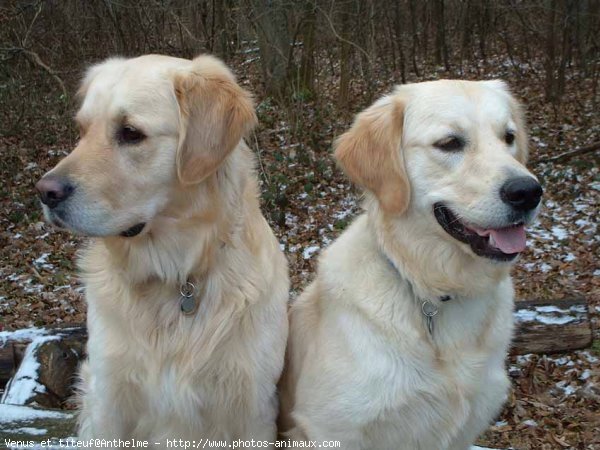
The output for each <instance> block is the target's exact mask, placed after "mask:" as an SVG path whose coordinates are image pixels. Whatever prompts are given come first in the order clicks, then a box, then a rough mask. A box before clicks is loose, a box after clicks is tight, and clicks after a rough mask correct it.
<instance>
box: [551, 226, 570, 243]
mask: <svg viewBox="0 0 600 450" xmlns="http://www.w3.org/2000/svg"><path fill="white" fill-rule="evenodd" d="M552 234H553V235H554V237H556V239H558V240H560V241H562V240H563V239H566V238H567V236H568V235H569V234H568V233H567V230H565V229H564V228H562V227H559V226H553V227H552Z"/></svg>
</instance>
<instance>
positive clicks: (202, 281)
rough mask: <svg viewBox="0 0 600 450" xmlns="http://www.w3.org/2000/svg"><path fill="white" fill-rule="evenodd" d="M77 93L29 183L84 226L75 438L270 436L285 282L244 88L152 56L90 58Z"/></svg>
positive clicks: (60, 215) (194, 65) (56, 220)
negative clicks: (66, 121) (84, 337)
mask: <svg viewBox="0 0 600 450" xmlns="http://www.w3.org/2000/svg"><path fill="white" fill-rule="evenodd" d="M80 95H81V97H82V104H81V109H80V110H79V112H78V113H77V116H76V121H77V124H78V125H79V128H80V130H81V139H80V141H79V143H78V145H77V147H76V148H75V149H74V150H73V152H72V153H71V154H70V155H69V156H67V157H66V158H65V159H63V160H62V161H61V162H60V163H59V164H58V165H57V166H56V167H55V168H54V169H52V170H51V171H50V172H48V173H47V174H46V175H45V176H44V177H43V178H42V179H41V180H40V181H39V182H38V183H37V186H36V187H37V189H38V191H39V193H40V197H41V200H42V202H43V204H44V205H43V208H44V212H45V215H46V217H47V219H48V220H49V221H50V222H51V223H53V224H55V225H58V226H60V227H63V228H67V229H69V230H72V231H74V232H76V233H79V234H82V235H86V236H91V237H92V239H91V240H90V242H89V244H88V245H87V247H86V248H85V249H84V251H83V254H82V256H81V258H80V261H79V265H80V268H81V271H82V276H83V280H84V282H85V292H86V300H87V304H88V321H87V322H88V329H89V342H88V353H89V360H88V361H87V362H86V363H85V364H84V367H83V368H82V386H81V390H82V399H81V401H82V411H81V415H80V428H79V437H80V438H82V439H88V438H109V439H114V438H128V439H131V438H136V439H145V440H148V441H150V445H151V446H154V445H155V443H158V445H156V447H159V448H161V447H165V446H166V445H167V443H166V439H184V440H190V441H192V440H195V441H196V442H198V441H199V439H201V438H202V439H211V438H212V439H229V440H232V439H250V438H254V439H260V440H262V439H264V440H267V441H273V440H274V438H275V436H276V426H275V420H276V417H277V411H278V400H277V397H276V383H277V381H278V378H279V376H280V373H281V370H282V367H283V359H284V352H285V342H286V339H287V315H286V314H287V299H288V289H289V282H288V274H287V263H286V260H285V257H284V255H283V253H282V252H281V250H280V248H279V245H278V242H277V240H276V239H275V237H274V235H273V233H272V231H271V229H270V228H269V226H268V224H267V222H266V221H265V219H264V217H263V216H262V214H261V212H260V209H259V201H258V198H259V194H258V187H257V186H258V184H257V179H256V176H255V173H254V159H253V155H252V153H251V151H250V150H249V148H248V147H247V146H246V144H245V143H244V141H243V136H244V135H245V133H246V132H248V131H249V130H250V129H251V128H252V127H253V126H254V125H255V123H256V116H255V113H254V107H253V103H252V101H251V98H250V95H249V94H248V93H247V92H246V91H244V90H243V89H242V88H241V87H240V86H239V85H238V84H237V83H236V81H235V79H234V77H233V75H232V73H231V72H230V71H229V70H228V69H227V68H226V67H225V65H224V64H223V63H221V62H220V61H219V60H217V59H215V58H213V57H210V56H200V57H198V58H196V59H194V60H191V61H190V60H184V59H179V58H172V57H166V56H158V55H148V56H142V57H139V58H133V59H121V58H115V59H109V60H107V61H105V62H103V63H101V64H98V65H96V66H94V67H92V68H91V69H90V70H89V71H88V72H87V75H86V77H85V79H84V81H83V84H82V87H81V91H80Z"/></svg>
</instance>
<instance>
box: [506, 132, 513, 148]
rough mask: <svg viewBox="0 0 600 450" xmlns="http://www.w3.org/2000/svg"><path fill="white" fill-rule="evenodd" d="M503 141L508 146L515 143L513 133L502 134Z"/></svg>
mask: <svg viewBox="0 0 600 450" xmlns="http://www.w3.org/2000/svg"><path fill="white" fill-rule="evenodd" d="M504 141H505V142H506V143H507V144H508V145H512V144H513V142H515V133H514V131H507V132H506V133H505V134H504Z"/></svg>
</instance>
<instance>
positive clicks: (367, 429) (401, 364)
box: [281, 81, 542, 450]
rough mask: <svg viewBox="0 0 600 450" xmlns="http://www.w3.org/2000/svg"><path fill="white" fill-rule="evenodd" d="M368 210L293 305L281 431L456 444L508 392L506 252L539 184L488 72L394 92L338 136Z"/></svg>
mask: <svg viewBox="0 0 600 450" xmlns="http://www.w3.org/2000/svg"><path fill="white" fill-rule="evenodd" d="M335 155H336V157H337V159H338V161H339V163H340V165H341V166H342V168H343V169H344V170H345V171H346V173H347V174H348V176H349V177H350V178H351V179H352V181H354V182H355V183H357V184H358V185H360V186H362V187H364V188H365V189H366V191H367V194H366V195H367V198H366V202H365V209H366V212H365V213H364V214H363V215H361V216H360V217H358V218H357V219H356V220H355V221H354V223H353V224H352V225H351V226H350V227H349V228H348V229H347V230H346V231H345V232H344V233H343V234H342V235H341V236H340V237H339V238H338V239H337V241H336V242H335V243H334V244H333V245H332V246H331V247H329V248H328V249H327V250H326V251H325V252H324V254H323V255H322V256H321V258H320V261H319V269H318V274H317V277H316V279H315V281H314V282H313V283H312V284H311V285H310V286H309V287H308V288H307V290H306V291H305V292H304V293H303V295H302V296H301V297H300V298H299V299H298V300H297V301H296V302H295V303H294V304H293V306H292V309H291V312H290V338H289V343H288V350H287V352H288V353H287V357H286V358H287V362H286V364H287V366H286V369H285V371H284V372H285V373H284V377H283V379H282V389H283V393H282V397H283V398H282V402H283V406H282V408H283V411H282V419H281V424H282V429H283V430H285V431H287V435H288V436H290V437H292V438H294V439H298V440H313V441H322V440H334V439H336V440H339V441H341V444H342V448H344V449H365V450H367V449H368V450H372V449H377V450H399V449H406V450H415V449H421V450H443V449H455V450H458V449H461V450H464V449H466V448H468V447H469V446H470V445H471V444H472V443H473V442H474V440H475V439H476V438H477V436H478V435H479V434H480V433H481V432H482V431H483V430H484V429H485V428H486V426H487V425H488V424H489V422H490V420H492V419H493V417H494V416H495V415H496V414H497V413H498V412H499V410H500V408H501V406H502V404H503V402H504V400H505V397H506V393H507V389H508V387H509V381H508V377H507V375H506V371H505V368H504V359H505V356H506V353H507V349H508V345H509V342H510V338H511V333H512V329H513V326H512V309H513V288H512V284H511V279H510V276H509V271H510V268H511V262H513V261H514V260H515V258H516V257H517V256H518V254H519V252H521V251H522V250H523V249H524V248H525V230H524V226H525V225H526V224H528V223H530V222H531V221H532V220H533V219H534V217H535V215H536V213H537V210H538V208H539V206H538V205H539V203H540V197H541V195H542V189H541V187H540V185H539V183H538V182H537V180H536V179H535V177H534V176H533V175H532V174H531V173H530V172H529V171H528V170H527V169H526V168H525V166H524V164H525V160H526V157H527V137H526V130H525V124H524V120H523V113H522V111H521V108H520V106H519V105H518V104H517V102H516V101H515V99H514V98H513V97H512V96H511V94H510V93H509V91H508V89H507V87H506V85H505V84H504V83H503V82H501V81H483V82H470V81H434V82H426V83H417V84H411V85H404V86H399V87H397V88H396V89H395V91H394V92H393V93H392V94H391V95H387V96H385V97H383V98H381V99H380V100H378V101H377V102H376V103H375V104H373V105H372V106H371V107H369V108H368V109H366V110H365V111H363V112H362V113H360V114H359V115H358V116H357V118H356V120H355V122H354V124H353V126H352V128H351V129H350V130H349V131H348V132H347V133H345V134H344V135H343V136H341V138H339V139H338V141H337V143H336V149H335Z"/></svg>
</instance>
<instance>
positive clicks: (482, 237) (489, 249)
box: [433, 203, 526, 261]
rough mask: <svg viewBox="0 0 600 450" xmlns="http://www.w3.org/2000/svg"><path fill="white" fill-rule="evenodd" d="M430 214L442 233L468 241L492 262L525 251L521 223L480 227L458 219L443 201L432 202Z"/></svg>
mask: <svg viewBox="0 0 600 450" xmlns="http://www.w3.org/2000/svg"><path fill="white" fill-rule="evenodd" d="M433 214H434V215H435V218H436V220H437V221H438V223H439V224H440V225H441V227H442V228H443V229H444V231H446V233H448V234H449V235H450V236H452V237H453V238H455V239H457V240H459V241H460V242H464V243H465V244H469V245H470V246H471V249H472V250H473V252H474V253H475V254H476V255H478V256H483V257H485V258H490V259H493V260H496V261H511V260H513V259H514V258H516V257H517V255H518V254H519V253H520V252H522V251H523V250H525V245H526V236H525V226H524V223H523V222H519V223H516V224H514V225H510V226H508V227H503V228H481V227H478V226H476V225H473V224H470V223H466V222H464V221H461V220H460V219H459V218H458V217H457V216H456V215H455V214H454V213H453V212H452V211H451V210H450V208H448V207H447V206H445V205H444V204H443V203H436V204H435V205H433Z"/></svg>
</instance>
